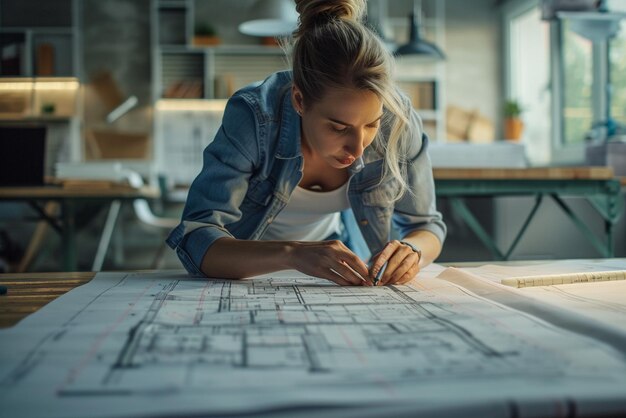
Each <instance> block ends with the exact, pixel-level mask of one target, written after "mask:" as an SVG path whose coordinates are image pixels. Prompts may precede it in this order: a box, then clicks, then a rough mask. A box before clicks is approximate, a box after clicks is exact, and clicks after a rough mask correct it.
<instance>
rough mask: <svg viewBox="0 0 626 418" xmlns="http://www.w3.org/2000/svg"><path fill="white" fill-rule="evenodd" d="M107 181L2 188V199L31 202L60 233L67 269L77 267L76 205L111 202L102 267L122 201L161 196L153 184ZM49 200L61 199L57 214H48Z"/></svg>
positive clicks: (98, 256)
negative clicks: (74, 185)
mask: <svg viewBox="0 0 626 418" xmlns="http://www.w3.org/2000/svg"><path fill="white" fill-rule="evenodd" d="M104 183H106V184H108V186H107V187H104V186H100V187H98V186H96V185H95V184H96V183H93V182H90V183H86V184H85V185H84V187H67V188H66V187H62V186H60V185H59V186H43V187H0V201H18V202H26V203H28V204H29V205H30V206H31V207H32V208H33V209H34V210H35V211H36V212H37V214H38V215H39V218H40V219H41V220H44V221H46V222H47V223H48V224H49V225H50V226H52V228H54V229H55V230H56V231H57V232H58V233H59V234H60V235H61V240H62V248H63V268H64V269H65V270H66V271H76V270H77V259H76V219H75V207H76V204H77V203H79V202H86V201H90V202H93V201H95V202H102V203H106V204H109V213H108V216H107V221H106V223H105V226H104V229H103V233H102V236H101V238H100V243H99V245H98V251H97V253H96V260H95V261H94V269H95V270H99V267H100V266H101V265H102V261H103V259H104V252H106V249H107V248H108V245H109V241H110V238H111V234H112V232H113V228H114V226H115V222H116V220H117V215H118V213H119V210H120V207H121V204H122V202H123V201H132V200H134V199H154V198H158V197H159V191H158V189H156V188H153V187H142V188H139V189H134V188H131V187H129V186H127V185H123V184H119V185H118V184H112V183H110V182H104ZM47 202H58V203H59V205H60V213H59V214H58V216H55V215H51V214H49V213H46V210H45V209H44V205H45V204H46V203H47Z"/></svg>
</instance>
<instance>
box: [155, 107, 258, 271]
mask: <svg viewBox="0 0 626 418" xmlns="http://www.w3.org/2000/svg"><path fill="white" fill-rule="evenodd" d="M257 126H258V125H257V123H256V120H255V115H254V112H253V110H252V109H251V108H250V106H249V105H248V103H247V102H246V101H245V100H244V99H243V98H241V97H238V96H235V97H233V98H231V99H230V100H229V102H228V104H227V105H226V109H225V111H224V118H223V120H222V126H221V127H220V129H219V131H218V132H217V134H216V136H215V139H214V140H213V142H211V144H209V145H208V146H207V147H206V148H205V150H204V154H203V167H202V171H201V172H200V174H199V175H198V176H197V177H196V179H195V180H194V181H193V183H192V184H191V187H190V189H189V194H188V196H187V202H186V204H185V209H184V211H183V215H182V221H181V223H180V224H179V225H178V226H177V227H176V228H175V229H174V230H173V231H172V233H171V234H170V235H169V237H168V238H167V240H166V241H167V243H168V245H169V246H170V247H172V248H173V249H174V250H176V253H177V254H178V256H179V258H180V259H181V262H182V263H183V266H184V267H185V268H186V269H187V271H189V273H191V274H196V275H202V272H201V269H200V266H201V265H202V259H203V258H204V255H205V253H206V252H207V250H208V249H209V247H210V246H211V245H213V243H214V242H215V241H216V240H217V239H219V238H223V237H232V235H231V234H230V233H229V232H228V230H227V229H226V225H229V224H231V223H234V222H236V221H238V220H239V219H240V218H241V211H240V209H239V207H240V205H241V202H242V201H243V199H244V197H245V195H246V192H247V190H248V183H249V179H250V177H251V175H252V173H253V171H254V168H255V165H256V164H255V162H256V161H258V155H259V149H258V141H257V137H258V132H257Z"/></svg>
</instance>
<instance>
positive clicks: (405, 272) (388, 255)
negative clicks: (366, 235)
mask: <svg viewBox="0 0 626 418" xmlns="http://www.w3.org/2000/svg"><path fill="white" fill-rule="evenodd" d="M419 261H420V254H419V253H417V252H415V251H414V250H413V248H411V247H410V246H408V245H406V244H404V243H402V242H400V241H397V240H394V241H390V242H388V243H387V244H386V245H385V247H384V248H383V249H382V251H381V252H379V253H378V254H376V255H374V256H373V257H372V268H371V269H370V278H371V279H372V281H373V280H374V278H375V277H376V275H377V274H378V272H379V271H380V269H381V268H383V266H384V264H385V262H387V267H386V269H385V271H384V272H383V274H382V276H381V277H380V280H379V282H378V283H377V284H376V285H377V286H384V285H388V284H405V283H407V282H410V281H411V280H413V278H414V277H415V276H416V275H417V273H418V272H419Z"/></svg>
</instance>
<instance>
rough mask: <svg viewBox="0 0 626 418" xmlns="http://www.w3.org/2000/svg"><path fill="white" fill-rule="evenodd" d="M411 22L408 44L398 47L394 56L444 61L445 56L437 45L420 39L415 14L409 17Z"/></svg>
mask: <svg viewBox="0 0 626 418" xmlns="http://www.w3.org/2000/svg"><path fill="white" fill-rule="evenodd" d="M409 19H410V22H411V34H410V39H409V42H408V43H406V44H404V45H402V46H400V47H399V48H398V49H396V51H395V55H421V56H424V57H429V58H432V59H436V60H444V59H446V56H445V54H444V53H443V52H441V50H440V49H439V48H438V47H437V45H435V44H433V43H431V42H428V41H425V40H423V39H422V38H421V37H420V31H419V25H418V23H417V18H416V16H415V13H411V16H410V17H409Z"/></svg>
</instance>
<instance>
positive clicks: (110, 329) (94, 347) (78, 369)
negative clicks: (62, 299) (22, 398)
mask: <svg viewBox="0 0 626 418" xmlns="http://www.w3.org/2000/svg"><path fill="white" fill-rule="evenodd" d="M153 283H154V280H151V281H150V283H149V284H148V285H147V286H146V287H145V288H144V289H143V292H141V293H140V294H139V295H138V296H137V297H136V298H135V300H133V302H132V303H130V304H129V306H128V309H126V310H125V311H124V312H122V314H121V315H120V316H119V317H118V318H117V320H116V321H115V322H114V323H113V324H111V325H109V327H108V328H107V329H105V330H104V332H103V333H102V334H100V336H98V338H97V339H96V341H95V342H94V343H93V344H92V345H91V348H90V349H89V351H88V352H87V354H85V355H84V356H83V357H82V358H81V359H80V361H79V362H78V365H77V366H76V367H73V368H71V369H70V371H69V373H68V374H67V377H66V378H65V382H63V383H62V384H61V385H60V386H59V387H58V388H57V393H58V392H60V391H61V390H62V389H63V387H64V386H66V385H69V384H70V383H72V382H73V381H74V379H76V377H77V376H78V375H79V374H80V372H81V371H82V370H83V368H84V367H85V366H86V365H87V363H88V362H89V361H91V359H92V358H93V356H95V355H96V353H97V352H98V350H99V349H100V346H101V345H102V343H103V342H104V340H105V339H106V338H107V337H108V336H109V335H111V333H112V332H113V330H114V329H115V328H117V326H118V325H119V324H120V323H121V322H122V321H123V320H124V319H126V317H127V316H128V314H129V313H130V311H132V310H133V308H134V307H135V304H136V303H137V301H138V300H139V299H141V298H142V297H143V296H144V295H145V294H146V292H147V291H148V289H150V288H151V287H152V285H153Z"/></svg>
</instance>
